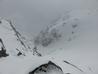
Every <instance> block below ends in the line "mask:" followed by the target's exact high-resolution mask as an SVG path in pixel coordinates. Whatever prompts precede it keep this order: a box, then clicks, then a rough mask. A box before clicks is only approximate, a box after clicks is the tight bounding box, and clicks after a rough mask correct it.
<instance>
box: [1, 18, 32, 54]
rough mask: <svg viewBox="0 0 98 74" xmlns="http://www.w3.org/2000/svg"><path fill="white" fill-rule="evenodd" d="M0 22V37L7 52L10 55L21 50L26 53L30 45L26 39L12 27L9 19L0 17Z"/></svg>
mask: <svg viewBox="0 0 98 74" xmlns="http://www.w3.org/2000/svg"><path fill="white" fill-rule="evenodd" d="M0 22H1V23H0V38H1V39H2V41H3V44H4V46H5V49H6V50H7V53H9V54H10V55H16V54H18V52H19V51H21V52H22V53H23V54H26V53H27V52H28V51H30V50H31V48H30V46H29V45H28V44H27V43H26V40H25V39H24V38H23V36H21V34H20V33H19V32H18V31H17V30H16V29H15V28H14V26H13V24H12V23H11V21H7V20H5V19H2V18H1V19H0ZM27 49H28V50H27ZM25 52H26V53H25Z"/></svg>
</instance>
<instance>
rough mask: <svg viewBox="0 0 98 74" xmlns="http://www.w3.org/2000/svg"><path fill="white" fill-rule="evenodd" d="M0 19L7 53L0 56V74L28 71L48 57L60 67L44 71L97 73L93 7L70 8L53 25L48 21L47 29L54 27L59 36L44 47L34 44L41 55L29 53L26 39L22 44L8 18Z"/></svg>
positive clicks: (25, 73) (96, 22) (97, 39)
mask: <svg viewBox="0 0 98 74" xmlns="http://www.w3.org/2000/svg"><path fill="white" fill-rule="evenodd" d="M0 22H1V23H0V38H1V39H2V41H3V43H4V45H5V48H6V51H7V53H9V55H10V56H8V57H5V58H0V74H29V72H31V71H33V70H35V69H36V68H38V67H39V66H41V65H43V64H46V63H48V62H49V61H52V62H53V63H55V64H56V65H57V66H59V67H60V68H61V69H62V71H61V73H59V72H58V71H55V70H54V71H53V72H49V73H45V74H62V72H63V73H64V74H98V59H97V58H98V33H97V32H98V13H97V11H94V12H93V11H89V10H75V11H71V12H69V13H68V14H67V15H66V14H65V15H63V17H61V18H60V19H59V20H58V21H56V23H55V25H54V24H52V25H54V26H52V27H51V28H50V31H51V30H52V29H53V28H56V29H58V30H59V32H60V33H61V34H62V37H61V38H60V39H59V40H58V41H55V42H53V43H51V44H50V45H49V46H47V47H43V46H40V45H38V50H37V51H38V52H39V53H41V54H42V56H41V57H39V56H37V55H33V54H32V53H33V51H32V50H31V49H33V48H31V49H29V48H27V45H28V43H27V44H25V45H26V47H24V45H23V44H21V43H20V40H19V41H18V40H17V35H16V31H15V30H14V29H13V27H12V26H11V23H10V22H8V21H7V20H4V19H1V20H0ZM22 41H24V40H22ZM33 46H34V45H33V44H32V47H33ZM16 49H18V50H19V51H21V52H23V53H24V54H26V55H25V56H16V55H17V53H18V51H17V50H16ZM30 50H31V53H30ZM27 51H29V52H27ZM13 52H14V53H13ZM49 71H51V70H49ZM35 74H36V73H35ZM38 74H43V73H38Z"/></svg>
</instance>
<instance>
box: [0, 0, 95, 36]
mask: <svg viewBox="0 0 98 74" xmlns="http://www.w3.org/2000/svg"><path fill="white" fill-rule="evenodd" d="M94 1H95V0H0V17H4V18H7V19H11V20H12V22H13V23H14V24H15V26H16V27H17V29H18V30H19V31H21V32H22V33H25V34H27V35H31V36H32V35H35V34H37V33H38V32H39V31H40V30H41V29H42V28H43V27H45V26H46V25H49V24H50V23H51V22H52V21H53V20H55V19H56V18H58V17H59V16H61V15H62V14H64V13H65V12H66V11H72V10H76V9H80V10H81V9H93V7H92V6H96V4H95V2H94ZM76 2H77V3H76Z"/></svg>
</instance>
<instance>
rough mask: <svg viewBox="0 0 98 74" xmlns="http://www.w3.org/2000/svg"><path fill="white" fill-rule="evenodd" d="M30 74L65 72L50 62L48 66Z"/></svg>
mask: <svg viewBox="0 0 98 74" xmlns="http://www.w3.org/2000/svg"><path fill="white" fill-rule="evenodd" d="M29 74H63V71H62V69H61V68H60V67H59V66H57V65H56V64H54V63H52V62H51V61H49V62H48V63H47V64H43V65H41V66H39V67H38V68H36V69H35V70H33V71H31V72H29Z"/></svg>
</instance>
